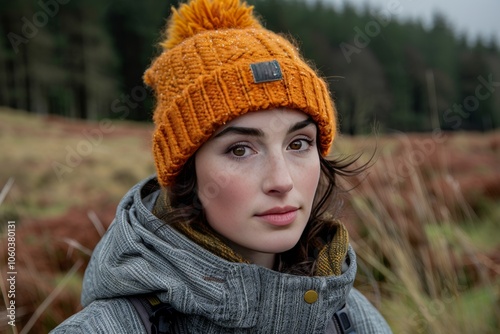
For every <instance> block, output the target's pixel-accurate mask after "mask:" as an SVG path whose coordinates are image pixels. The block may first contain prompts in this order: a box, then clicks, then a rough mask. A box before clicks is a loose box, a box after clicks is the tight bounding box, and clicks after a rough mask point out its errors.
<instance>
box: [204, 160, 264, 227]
mask: <svg viewBox="0 0 500 334" xmlns="http://www.w3.org/2000/svg"><path fill="white" fill-rule="evenodd" d="M218 167H219V168H218ZM220 167H222V166H219V165H217V166H212V165H205V168H203V170H200V171H199V172H198V196H199V197H200V200H201V203H202V204H203V208H204V210H205V213H206V215H207V218H209V221H210V220H212V221H220V220H234V219H236V218H237V216H238V213H240V214H241V213H242V212H244V211H245V208H248V204H249V202H250V200H251V198H252V197H253V196H252V190H251V187H252V183H251V182H250V181H249V180H248V178H244V177H241V174H233V173H230V172H228V171H227V169H225V168H220ZM216 171H219V172H216ZM253 184H255V183H253Z"/></svg>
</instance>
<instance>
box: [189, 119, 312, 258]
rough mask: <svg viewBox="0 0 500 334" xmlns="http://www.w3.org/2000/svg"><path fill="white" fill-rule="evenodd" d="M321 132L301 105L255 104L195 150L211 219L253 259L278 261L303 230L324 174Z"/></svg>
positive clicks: (200, 190) (203, 200)
mask: <svg viewBox="0 0 500 334" xmlns="http://www.w3.org/2000/svg"><path fill="white" fill-rule="evenodd" d="M316 132H317V129H316V125H315V123H314V122H313V121H312V120H311V119H310V118H309V117H308V116H307V115H306V114H304V113H302V112H299V111H295V110H286V109H273V110H266V111H258V112H249V113H247V114H245V115H243V116H240V117H238V118H236V119H235V120H233V121H231V122H230V123H227V124H226V125H224V126H222V127H221V128H220V129H218V131H217V132H216V133H215V134H214V135H213V136H212V138H211V139H210V140H209V141H207V142H206V143H205V144H203V146H201V148H200V149H199V150H198V152H197V153H196V156H195V165H196V175H197V182H198V195H199V197H200V200H201V203H202V205H203V208H204V210H205V214H206V218H207V220H208V223H209V224H210V226H211V227H212V228H213V229H214V230H215V231H217V232H218V233H219V234H220V235H222V236H223V237H224V238H226V241H227V242H228V244H229V246H231V247H232V248H233V249H234V250H235V251H236V252H238V253H240V254H241V255H242V256H244V257H245V258H247V259H248V260H250V261H252V262H253V263H256V264H259V265H263V266H266V267H272V265H273V262H274V258H275V254H277V253H282V252H284V251H287V250H289V249H291V248H292V247H293V246H295V244H296V243H297V242H298V240H299V238H300V236H301V235H302V232H303V231H304V228H305V226H306V224H307V221H308V220H309V216H310V214H311V207H312V203H313V200H314V195H315V193H316V188H317V186H318V181H319V177H320V162H319V155H318V150H317V146H316Z"/></svg>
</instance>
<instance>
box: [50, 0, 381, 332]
mask: <svg viewBox="0 0 500 334" xmlns="http://www.w3.org/2000/svg"><path fill="white" fill-rule="evenodd" d="M162 46H163V49H164V50H163V52H162V53H161V54H160V55H159V56H158V58H156V59H155V60H154V62H153V64H152V65H151V67H150V68H149V69H148V70H147V71H146V73H145V82H146V83H147V84H148V85H149V86H150V87H152V88H153V89H154V91H155V96H156V99H157V106H156V110H155V113H154V121H155V124H156V128H155V133H154V138H153V152H154V157H155V163H156V167H157V175H156V176H152V177H150V178H148V179H146V180H144V181H143V182H141V183H140V184H138V185H136V186H135V187H134V188H132V189H131V190H130V191H129V193H128V194H127V195H126V196H125V197H124V199H123V200H122V201H121V203H120V205H119V207H118V210H117V214H116V218H115V220H114V222H113V223H112V224H111V226H110V228H109V230H108V231H107V233H106V235H105V236H104V237H103V239H102V241H101V242H100V243H99V245H98V246H97V247H96V249H95V251H94V254H93V256H92V259H91V261H90V264H89V266H88V268H87V271H86V273H85V279H84V285H83V293H82V304H83V305H84V309H83V310H82V311H81V312H79V313H78V314H76V315H74V316H73V317H71V318H69V319H68V320H66V321H65V322H64V323H63V324H61V325H60V326H59V327H57V328H56V329H55V330H54V333H146V332H149V329H150V327H151V326H150V323H149V322H151V323H153V325H155V326H157V325H158V323H155V320H154V319H153V318H155V316H154V315H156V313H155V314H154V315H153V317H151V315H152V313H148V312H151V311H150V310H149V309H148V310H146V311H145V308H141V306H140V305H143V304H144V303H143V302H141V303H138V302H137V301H138V300H142V301H144V299H146V298H147V299H148V300H149V301H151V300H153V301H152V302H151V305H152V306H158V305H167V306H168V309H169V310H170V311H168V312H166V311H164V309H163V311H161V310H160V311H158V312H157V313H158V314H159V313H161V312H166V314H167V316H168V317H167V318H168V319H167V320H168V321H167V322H168V323H169V324H171V327H170V329H169V330H168V331H167V330H165V332H172V333H300V334H303V333H321V334H324V333H344V332H345V333H347V332H352V333H354V332H356V333H390V329H389V327H388V326H387V323H386V322H385V321H384V319H383V318H382V317H381V315H380V314H379V313H378V311H377V310H376V309H375V308H374V307H373V306H372V305H371V304H370V303H369V302H368V301H367V300H366V299H365V298H364V297H363V296H362V295H361V294H360V293H359V292H358V291H357V290H355V289H354V288H353V287H352V285H353V281H354V278H355V274H356V258H355V254H354V251H353V250H352V248H351V247H350V246H349V244H348V236H347V232H346V229H345V227H344V226H343V225H342V223H340V222H339V221H337V220H336V219H335V216H334V215H335V211H336V208H337V207H338V201H337V200H336V190H337V186H336V177H337V175H338V174H339V173H340V174H342V173H348V172H346V171H345V170H343V168H345V166H341V165H340V164H337V163H335V162H331V161H328V160H327V159H326V156H327V154H328V152H329V150H330V147H331V145H332V142H333V139H334V137H335V134H336V120H335V107H334V105H333V103H332V101H331V98H330V94H329V92H328V89H327V86H326V84H325V82H324V81H323V80H322V79H321V78H320V77H319V76H318V74H317V73H316V72H315V71H314V70H313V69H311V67H310V66H308V65H307V63H306V62H305V61H304V60H303V59H302V58H301V56H300V54H299V53H298V50H297V48H296V47H295V46H294V45H292V44H291V43H290V42H289V41H288V40H286V39H285V38H283V37H281V36H279V35H276V34H274V33H272V32H271V31H268V30H266V29H264V28H263V27H262V26H261V24H260V23H259V22H258V20H257V19H256V18H255V17H254V16H253V14H252V8H251V7H248V6H247V5H246V4H244V3H243V4H242V3H240V2H239V1H238V0H220V1H217V0H213V1H210V0H192V1H191V2H190V3H188V4H184V5H182V6H181V7H180V9H179V10H178V11H174V13H173V16H172V18H171V19H170V21H169V24H168V27H167V34H166V38H165V41H164V42H163V43H162ZM137 296H141V297H137ZM160 302H161V303H160ZM158 303H160V304H158ZM144 314H146V317H145V316H144ZM149 318H151V319H149ZM160 327H161V325H160ZM159 332H161V330H160V331H159Z"/></svg>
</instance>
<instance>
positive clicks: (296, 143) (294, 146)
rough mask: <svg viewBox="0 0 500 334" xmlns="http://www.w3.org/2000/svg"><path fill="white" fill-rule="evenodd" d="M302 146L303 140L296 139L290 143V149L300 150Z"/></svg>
mask: <svg viewBox="0 0 500 334" xmlns="http://www.w3.org/2000/svg"><path fill="white" fill-rule="evenodd" d="M301 148H302V141H301V140H296V141H294V142H292V143H291V144H290V149H292V150H300V149H301Z"/></svg>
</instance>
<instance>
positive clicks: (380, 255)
mask: <svg viewBox="0 0 500 334" xmlns="http://www.w3.org/2000/svg"><path fill="white" fill-rule="evenodd" d="M151 131H152V127H151V125H148V124H135V123H127V122H119V121H110V120H103V121H101V122H100V123H89V122H78V121H70V120H66V119H61V118H56V117H35V116H32V115H28V114H25V113H23V112H19V111H13V110H8V109H1V108H0V156H1V166H0V191H2V189H3V193H2V194H0V222H1V225H0V226H1V227H0V233H1V235H0V238H1V239H0V247H1V248H0V254H1V258H2V262H1V264H0V268H1V274H2V277H1V282H0V287H1V289H2V290H1V292H2V297H3V300H4V303H5V305H8V302H9V298H7V294H8V291H9V284H8V281H7V277H6V273H7V272H8V271H9V270H8V268H7V263H8V259H7V258H8V254H7V236H8V230H7V222H8V221H15V232H16V262H15V269H16V271H17V275H16V285H15V286H16V291H15V292H16V297H15V301H16V327H12V326H10V325H9V324H8V323H7V321H2V322H0V332H12V333H27V332H31V333H45V332H47V331H48V330H50V329H51V328H53V327H54V326H55V325H57V324H58V323H60V322H61V321H63V320H64V319H65V318H67V317H68V316H70V315H71V314H73V313H75V312H76V311H78V310H79V309H80V306H79V296H80V291H81V290H80V289H81V278H82V275H83V272H84V269H85V265H86V263H87V262H88V260H89V256H90V253H91V251H92V249H93V247H94V246H95V244H96V243H97V241H98V240H99V238H100V236H101V235H102V233H103V232H104V231H105V229H106V227H107V226H108V225H109V223H110V222H111V220H112V219H113V216H114V210H115V207H116V205H117V203H118V201H119V200H120V199H121V197H122V196H123V195H124V194H125V192H126V191H127V190H128V189H129V188H130V187H131V186H132V185H134V184H135V183H136V182H138V181H139V180H141V179H142V178H144V177H146V176H148V175H150V174H152V173H153V172H154V167H153V160H152V156H151V153H150V138H151ZM374 152H375V157H374V159H373V160H372V163H373V166H372V167H371V168H370V169H369V170H368V172H367V173H365V174H364V175H362V176H360V177H357V178H356V179H353V180H342V184H343V186H344V187H345V188H346V189H351V188H352V190H351V191H349V192H348V193H346V209H345V211H344V217H343V219H344V221H345V223H346V224H347V225H348V228H349V230H350V236H351V242H352V244H353V246H354V247H355V249H356V251H357V253H358V257H359V275H358V276H359V277H358V280H357V282H356V286H357V287H358V288H359V289H361V290H362V291H363V292H364V293H365V294H366V295H367V296H368V297H369V299H370V300H372V302H373V303H374V304H375V305H376V306H377V307H379V309H380V310H381V312H382V313H383V314H384V315H385V317H386V318H387V319H388V321H389V323H390V325H391V327H392V328H393V330H394V332H395V333H497V332H498V331H499V324H500V279H499V277H500V239H499V234H498V230H499V227H500V205H499V203H500V172H499V166H500V132H493V133H487V134H477V133H440V132H435V133H429V134H404V133H399V132H393V133H390V134H388V135H383V136H382V135H381V136H376V137H375V136H366V137H354V138H352V137H347V136H341V137H339V138H338V140H337V141H336V144H335V147H334V149H333V155H334V156H344V155H351V154H355V153H363V156H362V158H361V159H360V163H361V162H362V161H366V160H367V159H368V158H369V157H370V156H372V154H373V153H374ZM3 195H5V197H3ZM0 312H1V313H2V314H1V317H2V319H8V318H7V315H8V312H7V311H6V310H5V308H3V309H2V311H0Z"/></svg>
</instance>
